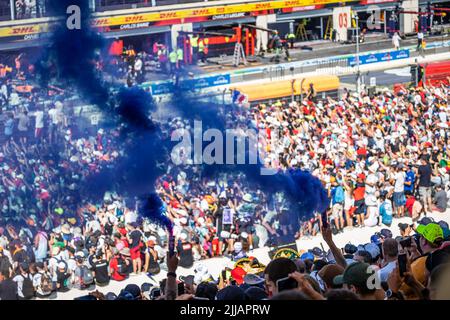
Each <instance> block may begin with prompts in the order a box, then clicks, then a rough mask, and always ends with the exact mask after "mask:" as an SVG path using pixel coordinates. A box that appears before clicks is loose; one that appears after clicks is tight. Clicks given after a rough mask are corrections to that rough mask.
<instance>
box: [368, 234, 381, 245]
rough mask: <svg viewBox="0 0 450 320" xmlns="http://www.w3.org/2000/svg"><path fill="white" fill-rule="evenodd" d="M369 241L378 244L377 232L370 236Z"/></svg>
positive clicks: (379, 241)
mask: <svg viewBox="0 0 450 320" xmlns="http://www.w3.org/2000/svg"><path fill="white" fill-rule="evenodd" d="M370 242H372V243H375V244H380V243H381V237H380V236H379V235H378V234H374V235H373V236H371V237H370Z"/></svg>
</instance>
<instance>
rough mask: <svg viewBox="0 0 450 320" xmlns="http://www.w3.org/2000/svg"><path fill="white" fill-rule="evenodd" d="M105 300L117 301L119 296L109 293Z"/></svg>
mask: <svg viewBox="0 0 450 320" xmlns="http://www.w3.org/2000/svg"><path fill="white" fill-rule="evenodd" d="M105 299H106V300H116V299H117V295H116V294H115V293H114V292H108V293H107V294H106V295H105Z"/></svg>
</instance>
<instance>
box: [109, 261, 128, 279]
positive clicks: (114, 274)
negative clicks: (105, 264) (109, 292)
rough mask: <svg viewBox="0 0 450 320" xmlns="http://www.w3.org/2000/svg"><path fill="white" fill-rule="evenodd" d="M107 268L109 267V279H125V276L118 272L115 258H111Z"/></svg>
mask: <svg viewBox="0 0 450 320" xmlns="http://www.w3.org/2000/svg"><path fill="white" fill-rule="evenodd" d="M109 268H110V269H111V279H113V280H116V281H122V280H125V279H126V276H124V275H121V274H120V273H119V267H118V261H117V258H112V259H111V261H110V263H109Z"/></svg>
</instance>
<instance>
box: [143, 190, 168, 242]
mask: <svg viewBox="0 0 450 320" xmlns="http://www.w3.org/2000/svg"><path fill="white" fill-rule="evenodd" d="M139 200H140V201H139V204H138V210H139V212H140V213H141V214H142V215H143V216H144V217H147V218H148V219H149V220H150V221H152V222H153V223H155V224H157V225H158V226H160V227H163V228H167V230H168V231H169V234H172V222H171V221H170V219H169V218H168V217H167V216H166V207H165V204H164V202H163V201H162V200H161V198H160V197H159V196H158V195H157V194H156V193H151V194H148V195H146V196H141V197H140V199H139Z"/></svg>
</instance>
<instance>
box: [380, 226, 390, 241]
mask: <svg viewBox="0 0 450 320" xmlns="http://www.w3.org/2000/svg"><path fill="white" fill-rule="evenodd" d="M380 235H381V236H382V237H383V238H384V239H387V238H392V232H391V230H389V229H386V228H385V229H381V230H380Z"/></svg>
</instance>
